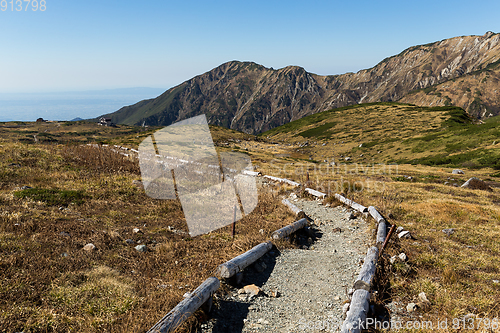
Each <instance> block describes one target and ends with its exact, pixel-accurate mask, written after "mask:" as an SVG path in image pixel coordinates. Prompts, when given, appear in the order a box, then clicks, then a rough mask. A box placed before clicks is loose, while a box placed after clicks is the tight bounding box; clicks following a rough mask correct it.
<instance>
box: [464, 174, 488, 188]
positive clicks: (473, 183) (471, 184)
mask: <svg viewBox="0 0 500 333" xmlns="http://www.w3.org/2000/svg"><path fill="white" fill-rule="evenodd" d="M462 187H463V188H468V189H471V190H483V191H492V189H491V187H489V186H488V184H486V183H485V182H484V181H482V180H481V179H479V178H477V177H472V178H470V179H469V180H468V181H466V182H465V183H464V184H463V185H462Z"/></svg>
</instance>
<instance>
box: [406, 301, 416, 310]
mask: <svg viewBox="0 0 500 333" xmlns="http://www.w3.org/2000/svg"><path fill="white" fill-rule="evenodd" d="M417 308H418V306H417V304H415V303H408V305H407V306H406V311H408V312H414V311H416V310H417Z"/></svg>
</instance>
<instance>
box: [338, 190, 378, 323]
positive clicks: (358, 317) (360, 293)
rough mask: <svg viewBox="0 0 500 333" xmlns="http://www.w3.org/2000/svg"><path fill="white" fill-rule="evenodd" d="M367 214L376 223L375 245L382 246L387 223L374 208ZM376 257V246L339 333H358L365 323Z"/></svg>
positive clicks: (369, 251) (356, 286) (370, 254)
mask: <svg viewBox="0 0 500 333" xmlns="http://www.w3.org/2000/svg"><path fill="white" fill-rule="evenodd" d="M336 196H337V195H336ZM368 212H370V215H371V216H372V217H373V218H374V219H375V221H376V222H377V223H378V225H377V240H376V243H377V245H382V243H383V242H384V240H385V238H386V235H387V222H386V220H385V219H384V217H383V216H382V215H381V214H380V213H379V212H378V211H377V209H376V208H375V207H373V206H370V207H368ZM378 257H379V248H378V247H377V246H372V247H370V248H369V249H368V252H367V254H366V256H365V261H364V263H363V266H362V267H361V271H360V272H359V275H358V278H357V279H356V282H354V287H353V289H354V293H353V294H352V298H351V303H350V305H349V310H348V311H347V316H346V319H345V320H344V323H343V324H342V329H341V333H359V332H361V331H362V328H363V327H362V326H361V324H362V323H365V322H366V315H367V313H368V309H369V307H370V290H371V287H372V283H373V277H374V276H375V271H376V270H377V261H378Z"/></svg>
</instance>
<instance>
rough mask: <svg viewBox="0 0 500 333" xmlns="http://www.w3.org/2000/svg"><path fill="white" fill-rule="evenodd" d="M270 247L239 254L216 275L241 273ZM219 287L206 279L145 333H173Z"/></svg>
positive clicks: (282, 232) (288, 230) (295, 226)
mask: <svg viewBox="0 0 500 333" xmlns="http://www.w3.org/2000/svg"><path fill="white" fill-rule="evenodd" d="M306 225H307V219H305V218H302V219H300V220H298V221H296V222H294V223H292V224H290V225H288V226H286V227H283V228H281V229H279V230H276V231H275V232H273V234H272V238H273V239H281V238H284V237H286V236H289V235H291V234H292V233H294V232H295V231H297V230H299V229H301V228H303V227H305V226H306ZM272 247H273V244H272V243H271V241H268V242H264V243H261V244H259V245H257V246H254V247H253V248H252V249H250V250H248V251H247V252H245V253H243V254H240V255H239V256H237V257H235V258H233V259H231V260H229V261H227V262H225V263H223V264H221V265H219V267H217V275H219V276H220V277H222V278H225V279H228V278H231V277H232V276H234V275H235V274H237V273H239V272H241V271H242V270H244V269H245V268H246V267H248V266H250V265H251V264H253V263H254V262H255V261H257V260H258V259H260V258H261V257H262V256H263V255H264V254H266V253H267V252H268V251H269V250H270V249H271V248H272ZM219 286H220V281H219V279H217V278H216V277H210V278H208V279H207V280H205V282H203V283H202V284H201V285H200V286H199V287H198V288H196V289H195V291H193V292H192V293H190V294H187V296H186V298H184V300H182V301H181V302H180V303H179V304H177V306H176V307H175V308H173V309H172V310H171V311H170V312H169V313H168V314H167V315H165V316H164V317H163V318H162V319H161V320H160V321H158V322H157V323H156V324H155V325H154V326H153V327H152V328H151V329H149V331H148V332H147V333H167V332H173V331H174V330H175V329H177V328H178V327H179V326H180V325H181V324H182V323H183V322H184V321H186V320H187V319H188V318H189V317H190V316H191V315H192V314H193V313H194V312H195V311H196V310H198V309H199V308H200V306H202V305H203V304H204V303H205V302H207V301H208V300H209V298H210V297H211V296H212V295H213V293H214V292H215V291H216V290H217V289H218V288H219Z"/></svg>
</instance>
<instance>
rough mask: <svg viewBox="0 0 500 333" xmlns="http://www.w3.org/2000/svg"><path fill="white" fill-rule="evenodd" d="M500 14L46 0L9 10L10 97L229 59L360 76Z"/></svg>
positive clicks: (428, 4)
mask: <svg viewBox="0 0 500 333" xmlns="http://www.w3.org/2000/svg"><path fill="white" fill-rule="evenodd" d="M9 1H10V0H9ZM26 3H27V2H25V3H24V5H25V4H26ZM9 6H10V5H9ZM499 12H500V2H499V1H483V2H480V3H474V4H473V3H471V2H470V1H468V2H465V1H441V2H438V1H419V2H409V1H382V2H380V1H379V2H376V1H351V2H347V1H342V2H341V1H332V0H330V1H315V2H307V1H290V0H288V1H273V0H267V1H253V2H239V1H218V0H215V1H193V0H187V1H182V2H181V1H176V2H173V1H168V0H167V1H156V0H151V1H147V2H146V1H129V0H121V1H111V0H101V1H96V0H86V1H72V0H65V1H62V0H46V10H45V11H44V12H41V11H39V10H38V11H36V12H34V11H32V10H31V9H30V8H29V9H28V11H21V12H16V11H15V10H14V11H11V9H10V7H8V8H7V10H6V11H0V31H1V32H2V33H1V34H0V93H12V92H50V91H72V90H87V89H109V88H123V87H140V86H145V87H156V88H169V87H172V86H174V85H177V84H179V83H181V82H183V81H185V80H187V79H189V78H191V77H193V76H195V75H198V74H201V73H203V72H206V71H208V70H210V69H212V68H214V67H216V66H218V65H220V64H222V63H224V62H226V61H230V60H242V61H243V60H249V61H254V62H257V63H259V64H262V65H264V66H266V67H274V68H281V67H284V66H287V65H299V66H302V67H304V68H305V69H306V70H308V71H310V72H314V73H317V74H340V73H344V72H348V71H352V72H355V71H358V70H360V69H363V68H369V67H372V66H374V65H375V64H377V63H378V62H379V61H381V60H382V59H384V58H385V57H388V56H391V55H394V54H397V53H399V52H401V51H402V50H403V49H405V48H407V47H409V46H412V45H416V44H425V43H429V42H434V41H437V40H441V39H445V38H450V37H455V36H460V35H482V34H484V33H485V32H486V31H488V30H491V31H494V32H500V20H499V19H498V13H499Z"/></svg>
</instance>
